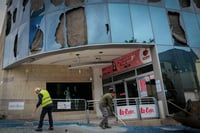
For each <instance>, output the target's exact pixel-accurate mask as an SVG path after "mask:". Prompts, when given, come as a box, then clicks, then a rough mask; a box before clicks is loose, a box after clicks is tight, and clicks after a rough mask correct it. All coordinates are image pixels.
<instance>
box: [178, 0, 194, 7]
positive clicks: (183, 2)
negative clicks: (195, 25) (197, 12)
mask: <svg viewBox="0 0 200 133" xmlns="http://www.w3.org/2000/svg"><path fill="white" fill-rule="evenodd" d="M179 3H180V6H181V7H182V8H185V7H190V4H191V3H190V0H179Z"/></svg>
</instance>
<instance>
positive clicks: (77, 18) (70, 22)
mask: <svg viewBox="0 0 200 133" xmlns="http://www.w3.org/2000/svg"><path fill="white" fill-rule="evenodd" d="M66 28H67V44H68V46H69V47H71V46H77V45H83V44H86V43H87V30H86V20H85V12H84V8H82V7H79V8H74V9H73V10H70V11H68V12H66Z"/></svg>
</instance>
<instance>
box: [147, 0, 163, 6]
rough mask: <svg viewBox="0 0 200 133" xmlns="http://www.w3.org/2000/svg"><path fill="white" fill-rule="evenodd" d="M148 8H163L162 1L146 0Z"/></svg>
mask: <svg viewBox="0 0 200 133" xmlns="http://www.w3.org/2000/svg"><path fill="white" fill-rule="evenodd" d="M147 2H148V4H149V5H150V6H159V7H164V0H147Z"/></svg>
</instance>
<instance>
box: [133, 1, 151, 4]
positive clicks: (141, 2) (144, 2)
mask: <svg viewBox="0 0 200 133" xmlns="http://www.w3.org/2000/svg"><path fill="white" fill-rule="evenodd" d="M129 2H130V3H140V4H147V0H129Z"/></svg>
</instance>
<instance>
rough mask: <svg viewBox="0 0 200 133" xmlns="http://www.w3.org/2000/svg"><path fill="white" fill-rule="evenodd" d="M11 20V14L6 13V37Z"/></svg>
mask: <svg viewBox="0 0 200 133" xmlns="http://www.w3.org/2000/svg"><path fill="white" fill-rule="evenodd" d="M11 18H12V14H11V13H10V11H9V12H7V21H6V36H7V35H8V34H9V33H10V30H11V25H12V22H11Z"/></svg>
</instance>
